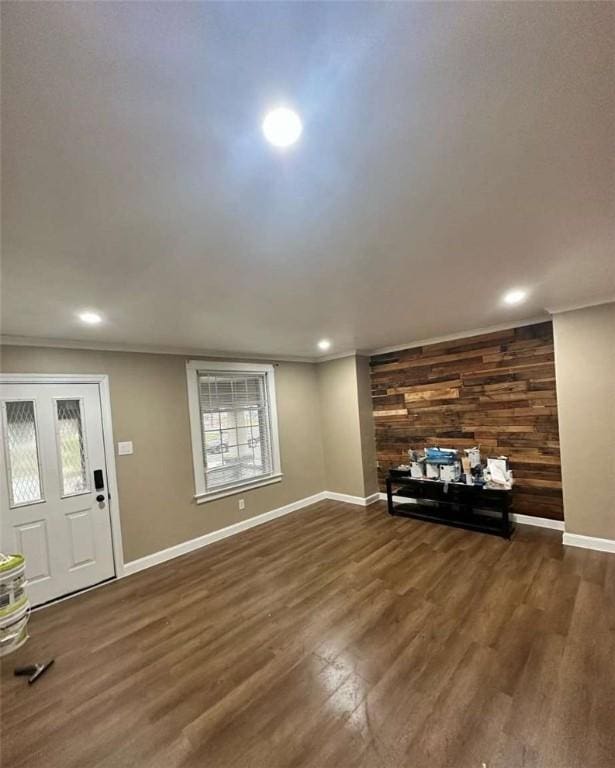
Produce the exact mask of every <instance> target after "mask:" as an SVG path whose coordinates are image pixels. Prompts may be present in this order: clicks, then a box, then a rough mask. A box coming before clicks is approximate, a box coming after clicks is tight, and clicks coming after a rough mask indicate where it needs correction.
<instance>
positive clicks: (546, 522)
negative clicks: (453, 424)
mask: <svg viewBox="0 0 615 768" xmlns="http://www.w3.org/2000/svg"><path fill="white" fill-rule="evenodd" d="M380 498H381V500H382V501H386V500H387V495H386V493H381V494H380ZM393 501H394V502H395V503H396V504H416V500H415V499H407V498H406V497H405V496H393ZM510 519H511V520H512V521H513V523H519V524H520V525H534V526H536V527H537V528H553V530H555V531H563V530H564V521H563V520H551V519H549V518H548V517H532V516H531V515H518V514H516V513H514V512H513V513H511V515H510Z"/></svg>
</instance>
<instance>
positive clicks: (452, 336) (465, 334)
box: [357, 315, 551, 357]
mask: <svg viewBox="0 0 615 768" xmlns="http://www.w3.org/2000/svg"><path fill="white" fill-rule="evenodd" d="M550 320H551V318H550V317H548V316H547V315H538V316H535V317H531V318H529V319H527V320H516V321H514V322H512V321H511V322H510V323H500V324H499V325H489V326H487V327H484V328H472V329H471V330H468V331H460V332H459V333H449V334H447V335H446V336H434V337H432V338H431V339H420V340H419V341H409V342H407V343H406V344H395V346H393V347H379V348H378V349H371V350H369V351H367V352H359V353H357V354H362V355H367V356H370V357H371V356H372V355H386V354H388V353H389V352H400V351H401V350H403V349H412V348H413V347H424V346H428V345H429V344H440V343H441V342H443V341H456V340H457V339H467V338H470V337H472V336H481V335H482V334H483V333H495V332H496V331H507V330H509V329H510V328H523V326H525V325H536V323H544V322H549V321H550Z"/></svg>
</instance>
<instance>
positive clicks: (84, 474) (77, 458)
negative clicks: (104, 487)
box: [56, 400, 89, 496]
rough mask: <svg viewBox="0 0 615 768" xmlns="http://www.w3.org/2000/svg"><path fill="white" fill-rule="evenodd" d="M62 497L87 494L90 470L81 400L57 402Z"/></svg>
mask: <svg viewBox="0 0 615 768" xmlns="http://www.w3.org/2000/svg"><path fill="white" fill-rule="evenodd" d="M56 408H57V411H56V417H57V430H58V452H59V454H60V471H61V472H62V495H63V496H75V495H76V494H78V493H87V492H88V491H89V487H88V470H87V459H86V453H85V441H84V439H83V424H82V414H81V400H56Z"/></svg>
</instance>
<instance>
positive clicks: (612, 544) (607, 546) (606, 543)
mask: <svg viewBox="0 0 615 768" xmlns="http://www.w3.org/2000/svg"><path fill="white" fill-rule="evenodd" d="M562 543H563V544H564V545H566V546H568V547H581V548H582V549H595V550H597V551H598V552H615V539H599V538H597V537H596V536H583V535H581V534H580V533H567V532H564V536H563V538H562Z"/></svg>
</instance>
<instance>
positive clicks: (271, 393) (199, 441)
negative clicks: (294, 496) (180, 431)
mask: <svg viewBox="0 0 615 768" xmlns="http://www.w3.org/2000/svg"><path fill="white" fill-rule="evenodd" d="M225 373H228V374H229V375H230V376H229V378H230V377H231V376H232V377H237V375H238V374H246V375H247V376H249V374H255V375H257V376H258V377H260V378H262V379H264V382H265V398H266V406H267V414H268V424H267V429H268V437H269V440H270V451H271V466H270V467H269V468H268V469H267V471H265V472H264V473H263V474H261V475H258V476H255V477H250V478H243V479H238V480H237V481H236V482H233V481H230V482H227V483H224V484H223V485H220V486H218V487H210V488H209V489H208V487H207V480H206V473H207V454H209V453H211V451H210V450H209V449H208V450H205V448H204V446H205V445H206V436H205V433H204V427H203V410H202V405H201V395H200V392H199V378H200V377H203V376H212V377H216V378H223V377H224V374H225ZM186 377H187V385H188V409H189V414H190V436H191V440H192V459H193V467H194V488H195V493H194V498H195V499H196V501H197V503H198V504H202V503H204V502H207V501H214V500H216V499H221V498H223V497H225V496H231V495H233V494H237V493H241V492H243V491H247V490H250V489H251V488H259V487H261V486H264V485H271V484H272V483H279V482H280V480H281V479H282V469H281V466H280V445H279V437H278V415H277V407H276V392H275V373H274V366H273V365H264V364H258V363H225V362H219V361H215V362H212V361H210V360H188V361H187V363H186ZM221 431H222V430H221ZM220 450H221V451H222V456H223V455H224V450H226V449H225V448H224V445H223V444H222V441H220ZM213 455H214V454H212V456H213Z"/></svg>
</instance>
